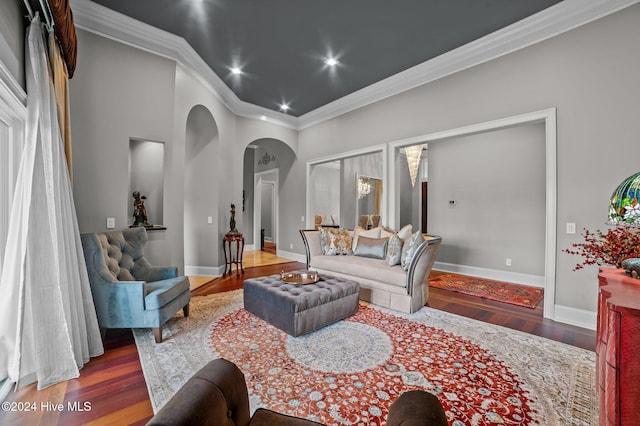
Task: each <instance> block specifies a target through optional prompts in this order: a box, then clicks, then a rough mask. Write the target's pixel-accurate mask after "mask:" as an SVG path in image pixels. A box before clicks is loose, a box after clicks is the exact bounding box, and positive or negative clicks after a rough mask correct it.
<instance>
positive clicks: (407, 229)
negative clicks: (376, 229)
mask: <svg viewBox="0 0 640 426" xmlns="http://www.w3.org/2000/svg"><path fill="white" fill-rule="evenodd" d="M412 231H413V225H411V224H409V225H405V226H403V227H402V228H400V230H399V231H398V232H396V231H394V230H393V229H390V228H382V231H381V232H380V236H381V237H387V238H391V237H393V236H394V235H395V234H398V237H400V239H401V240H402V241H404V240H406V239H407V238H409V237H410V236H411V234H412Z"/></svg>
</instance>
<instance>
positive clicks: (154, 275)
mask: <svg viewBox="0 0 640 426" xmlns="http://www.w3.org/2000/svg"><path fill="white" fill-rule="evenodd" d="M177 276H178V268H176V267H175V266H151V267H150V268H149V279H148V280H147V281H162V280H167V279H169V278H175V277H177Z"/></svg>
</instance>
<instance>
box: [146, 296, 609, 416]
mask: <svg viewBox="0 0 640 426" xmlns="http://www.w3.org/2000/svg"><path fill="white" fill-rule="evenodd" d="M190 310H191V315H190V316H189V317H188V318H183V317H182V316H181V315H180V314H179V315H176V316H175V317H174V318H172V319H171V320H170V321H169V322H168V323H167V324H166V326H165V327H164V339H165V340H164V341H163V343H161V344H155V343H154V339H153V333H152V332H151V331H149V330H134V336H135V339H136V344H137V346H138V351H139V353H140V360H141V363H142V368H143V372H144V375H145V379H146V381H147V386H148V388H149V395H150V397H151V402H152V405H153V407H154V411H157V410H159V409H160V408H161V407H162V406H163V405H164V404H165V403H166V401H168V400H169V399H170V398H171V396H172V395H173V394H174V393H175V392H176V391H177V390H178V389H179V388H180V387H181V386H182V385H183V384H184V383H185V382H186V381H187V380H188V379H189V377H191V375H193V373H195V372H196V371H197V370H198V369H199V368H201V367H202V366H204V365H205V364H206V363H207V362H208V361H209V360H211V359H215V358H219V357H223V358H226V359H228V360H230V361H232V362H234V363H235V364H236V365H238V366H239V367H240V369H242V371H243V372H244V373H245V377H246V380H247V386H248V389H249V396H250V403H251V409H252V412H253V411H254V410H255V409H257V408H259V407H266V408H270V409H272V410H275V411H279V412H282V413H286V414H290V415H294V416H298V417H303V418H309V419H312V420H315V421H319V422H322V423H326V424H332V425H334V424H335V425H351V424H366V425H383V424H384V423H385V419H386V415H387V413H388V408H389V405H390V404H391V402H393V401H394V400H395V399H396V398H398V396H399V395H401V394H402V393H403V392H405V391H408V390H412V389H424V390H427V391H429V392H432V393H434V394H436V395H437V396H438V398H439V399H440V401H441V402H442V404H443V406H444V408H445V412H446V414H447V418H448V420H449V423H450V424H452V425H455V426H461V425H467V424H469V425H480V424H493V423H504V424H512V425H563V424H566V425H595V424H597V405H596V395H595V392H596V391H595V389H596V386H595V377H594V376H595V354H594V353H593V352H590V351H586V350H582V349H579V348H575V347H572V346H569V345H565V344H562V343H558V342H555V341H552V340H548V339H544V338H540V337H537V336H533V335H529V334H525V333H521V332H517V331H513V330H510V329H506V328H503V327H498V326H494V325H490V324H486V323H482V322H478V321H474V320H470V319H468V318H463V317H459V316H456V315H453V314H449V313H446V312H442V311H437V310H434V309H430V308H423V309H421V310H420V311H418V312H417V313H414V314H400V313H397V312H395V311H390V310H387V309H383V308H379V307H374V306H372V305H365V304H361V306H360V310H359V312H358V313H357V314H356V315H354V316H352V317H350V318H348V319H346V320H344V321H340V322H338V323H335V324H333V325H330V326H327V327H325V328H322V329H320V330H317V331H315V332H313V333H310V334H307V335H305V336H301V337H297V338H295V337H291V336H289V335H287V334H286V333H284V332H282V331H280V330H279V329H277V328H275V327H273V326H271V325H270V324H268V323H266V322H264V321H263V320H261V319H259V318H257V317H255V316H254V315H252V314H250V313H249V312H247V311H245V310H244V309H243V308H242V291H241V290H239V291H233V292H227V293H221V294H216V295H211V296H205V297H194V298H193V299H192V300H191V308H190Z"/></svg>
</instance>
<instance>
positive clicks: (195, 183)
mask: <svg viewBox="0 0 640 426" xmlns="http://www.w3.org/2000/svg"><path fill="white" fill-rule="evenodd" d="M219 145H220V136H219V130H218V125H217V123H216V120H215V118H214V117H213V115H212V114H211V111H210V110H209V109H208V108H207V107H205V106H203V105H196V106H194V107H193V108H191V110H190V111H189V114H188V116H187V123H186V129H185V160H184V167H185V168H184V264H185V273H186V274H187V275H210V276H216V275H219V271H218V269H219V251H220V250H219V247H220V244H219V241H220V235H219V234H220V231H219V230H218V226H217V224H218V211H219V208H218V194H219V185H218V176H217V169H218V162H219V156H218V152H219Z"/></svg>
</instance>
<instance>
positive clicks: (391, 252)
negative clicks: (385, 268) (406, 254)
mask: <svg viewBox="0 0 640 426" xmlns="http://www.w3.org/2000/svg"><path fill="white" fill-rule="evenodd" d="M401 257H402V240H401V239H400V237H398V234H393V236H392V237H391V238H389V245H387V263H389V266H394V265H399V264H400V258H401Z"/></svg>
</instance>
